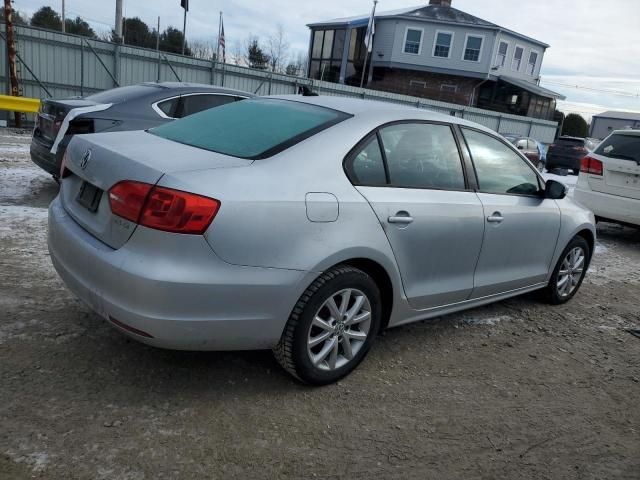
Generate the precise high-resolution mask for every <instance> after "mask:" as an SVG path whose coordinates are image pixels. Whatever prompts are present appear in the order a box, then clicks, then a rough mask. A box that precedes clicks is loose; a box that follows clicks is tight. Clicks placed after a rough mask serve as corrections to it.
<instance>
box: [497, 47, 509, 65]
mask: <svg viewBox="0 0 640 480" xmlns="http://www.w3.org/2000/svg"><path fill="white" fill-rule="evenodd" d="M507 50H509V44H508V43H507V42H500V46H499V47H498V55H497V56H496V66H497V67H504V66H505V64H506V63H507Z"/></svg>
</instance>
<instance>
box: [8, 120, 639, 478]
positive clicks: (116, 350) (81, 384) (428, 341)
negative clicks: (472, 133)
mask: <svg viewBox="0 0 640 480" xmlns="http://www.w3.org/2000/svg"><path fill="white" fill-rule="evenodd" d="M28 142H29V138H28V137H27V136H19V135H16V134H12V133H7V132H5V133H0V311H1V312H2V313H0V478H2V479H18V480H21V479H26V478H47V479H65V480H69V479H132V480H133V479H136V480H138V479H195V478H305V479H306V478H343V477H351V478H372V477H373V475H376V476H377V478H385V479H386V478H398V479H400V478H402V479H406V478H421V479H423V478H438V479H456V480H457V479H463V478H473V479H493V478H505V479H538V478H542V479H581V480H582V479H638V478H640V407H639V406H638V399H639V398H640V383H639V380H640V339H638V338H636V337H633V336H632V335H630V334H629V333H627V332H626V331H625V330H626V329H628V328H633V327H635V328H640V309H639V308H638V297H639V296H640V232H639V231H635V230H631V229H624V228H620V227H616V226H611V225H605V226H601V228H599V235H600V238H599V241H598V247H597V252H596V253H597V255H596V257H595V260H594V263H593V266H592V270H591V271H590V273H589V275H588V276H587V279H586V281H585V285H584V286H583V288H582V290H581V292H580V294H579V295H578V296H577V297H576V298H575V299H574V300H573V301H572V302H571V303H570V304H569V305H565V306H562V307H558V308H551V307H549V306H547V305H544V304H542V303H540V302H539V301H538V300H537V299H536V296H534V295H531V296H526V297H523V298H518V299H515V300H510V301H506V302H502V303H499V304H496V305H493V306H490V307H486V308H481V309H477V310H473V311H470V312H466V313H464V314H458V315H451V316H447V317H445V318H442V319H440V320H438V321H436V322H431V323H419V324H414V325H411V326H408V327H404V328H398V329H394V330H391V331H388V332H386V333H385V334H384V335H383V336H381V337H380V338H379V339H378V342H377V344H376V345H375V346H374V349H373V350H372V352H371V353H370V355H369V356H368V358H367V359H366V360H365V362H364V363H363V364H362V365H361V366H360V368H358V370H357V371H356V372H355V373H354V374H352V375H351V376H350V377H348V378H346V379H345V380H343V381H341V382H340V383H339V384H337V385H333V386H329V387H324V388H318V389H312V388H308V387H304V386H301V385H299V384H298V383H296V382H295V381H293V380H292V379H291V378H290V377H289V376H287V375H286V374H285V373H284V372H283V371H282V370H281V369H280V368H279V367H278V365H277V364H276V363H275V361H274V360H273V358H272V357H271V354H270V352H248V353H245V352H239V353H185V352H170V351H163V350H157V349H153V348H150V347H146V346H143V345H140V344H137V343H135V342H132V341H130V340H127V339H126V338H125V337H123V336H122V335H120V334H119V333H118V332H116V331H115V330H113V329H112V328H111V327H109V325H107V324H106V323H105V322H104V321H102V320H101V319H100V318H98V317H96V316H95V315H94V314H92V313H91V312H90V311H89V310H88V309H87V308H86V307H84V306H83V305H82V304H81V303H80V302H79V301H78V300H76V299H75V298H74V297H73V296H72V295H71V294H70V293H69V292H68V291H67V290H66V289H65V287H64V286H63V284H62V283H61V281H60V280H59V279H58V278H57V276H56V274H55V272H54V270H53V268H52V266H51V264H50V261H49V257H48V254H47V248H46V218H47V213H46V205H47V204H48V202H49V201H50V200H51V199H52V198H53V196H54V195H55V193H56V189H57V188H56V185H55V183H54V182H53V181H52V180H50V179H49V178H48V177H47V175H45V174H44V173H42V172H40V171H39V170H38V169H37V168H36V167H35V166H33V165H32V164H31V163H30V161H29V160H28Z"/></svg>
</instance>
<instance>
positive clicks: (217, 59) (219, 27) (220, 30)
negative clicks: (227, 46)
mask: <svg viewBox="0 0 640 480" xmlns="http://www.w3.org/2000/svg"><path fill="white" fill-rule="evenodd" d="M221 33H222V11H220V16H219V17H218V44H217V46H216V62H220V34H221Z"/></svg>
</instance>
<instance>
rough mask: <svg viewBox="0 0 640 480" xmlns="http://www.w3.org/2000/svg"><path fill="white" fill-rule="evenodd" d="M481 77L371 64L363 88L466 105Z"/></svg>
mask: <svg viewBox="0 0 640 480" xmlns="http://www.w3.org/2000/svg"><path fill="white" fill-rule="evenodd" d="M481 81H482V80H480V79H477V78H468V77H459V76H456V75H444V74H440V73H430V72H418V71H414V70H402V69H390V68H375V69H374V75H373V81H372V82H371V83H370V84H369V85H367V88H371V89H373V90H381V91H385V92H392V93H400V94H403V95H413V96H415V97H422V98H428V99H431V100H439V101H441V102H449V103H457V104H459V105H469V102H470V100H471V97H472V95H473V89H474V88H475V87H476V86H477V85H478V84H479V83H480V82H481Z"/></svg>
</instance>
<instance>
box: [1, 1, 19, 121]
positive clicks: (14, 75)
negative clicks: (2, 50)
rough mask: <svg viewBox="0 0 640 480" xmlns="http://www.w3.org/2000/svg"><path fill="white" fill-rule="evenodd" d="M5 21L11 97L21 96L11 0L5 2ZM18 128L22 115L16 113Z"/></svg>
mask: <svg viewBox="0 0 640 480" xmlns="http://www.w3.org/2000/svg"><path fill="white" fill-rule="evenodd" d="M4 21H5V25H6V26H7V27H6V28H7V58H8V59H9V79H10V81H11V95H13V96H14V97H19V96H20V87H19V85H18V71H17V68H16V42H15V37H14V31H13V9H12V8H11V0H4ZM15 118H16V127H17V128H21V127H22V115H21V114H20V112H15Z"/></svg>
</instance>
